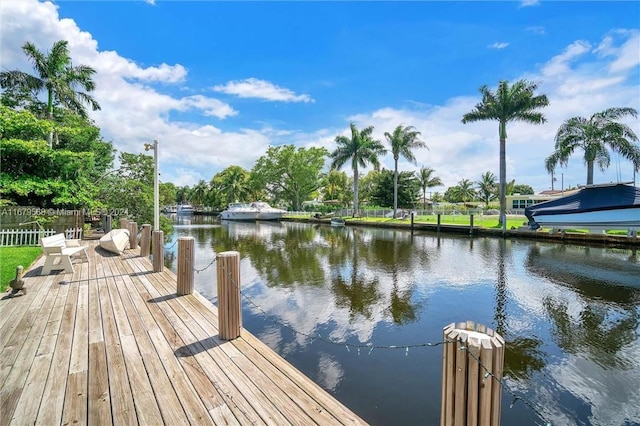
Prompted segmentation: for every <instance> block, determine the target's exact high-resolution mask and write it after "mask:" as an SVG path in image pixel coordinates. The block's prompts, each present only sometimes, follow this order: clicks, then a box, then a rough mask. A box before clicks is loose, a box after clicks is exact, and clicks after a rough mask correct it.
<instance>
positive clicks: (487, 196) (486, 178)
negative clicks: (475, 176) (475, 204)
mask: <svg viewBox="0 0 640 426" xmlns="http://www.w3.org/2000/svg"><path fill="white" fill-rule="evenodd" d="M476 185H477V186H478V194H479V195H480V198H481V199H482V201H484V204H485V205H486V206H488V205H489V201H491V200H493V199H494V198H495V197H496V175H494V174H493V173H491V172H485V173H483V174H482V176H480V180H479V181H478V182H477V183H476Z"/></svg>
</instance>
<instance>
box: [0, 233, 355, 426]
mask: <svg viewBox="0 0 640 426" xmlns="http://www.w3.org/2000/svg"><path fill="white" fill-rule="evenodd" d="M85 244H86V245H87V252H88V254H89V256H88V257H89V262H88V263H86V262H85V263H79V264H76V265H75V273H74V274H62V273H58V274H55V273H53V274H51V275H47V276H39V275H38V273H39V271H40V270H41V265H42V262H43V260H42V259H40V260H39V261H38V262H36V263H35V264H34V266H33V267H32V269H31V270H30V271H28V273H27V274H25V275H26V280H27V289H28V292H27V294H26V295H24V296H22V295H21V296H18V297H15V298H12V299H8V298H4V299H2V300H0V321H1V323H2V325H3V327H2V328H1V331H2V332H1V334H0V357H1V358H0V362H1V364H0V365H1V368H0V384H2V387H1V390H0V403H1V404H2V410H0V426H2V425H8V424H27V423H30V424H34V423H35V424H42V425H49V424H62V425H73V424H154V425H155V424H167V425H182V424H184V425H187V424H198V425H201V424H202V425H204V424H211V425H214V424H215V425H221V424H224V425H244V424H267V425H287V424H290V425H299V424H305V425H311V424H321V425H325V424H326V425H331V424H365V423H364V422H363V421H362V419H360V418H359V417H358V416H357V415H355V414H354V413H353V412H351V411H350V410H349V409H347V408H346V407H344V406H343V405H341V404H340V403H339V402H338V401H336V400H335V399H334V398H333V397H331V396H330V395H329V394H328V393H326V392H325V391H324V390H323V389H321V388H320V387H319V386H318V385H316V384H315V383H313V382H312V381H311V380H310V379H308V378H307V377H305V376H304V375H302V374H301V373H300V372H299V371H298V370H296V369H295V368H294V367H293V366H291V365H290V364H288V363H287V362H286V361H284V360H283V359H282V358H281V357H279V356H278V355H277V354H276V353H275V352H273V351H272V350H271V349H270V348H268V347H267V346H266V345H264V344H263V343H261V342H260V341H259V340H258V339H256V338H255V337H254V336H252V335H251V334H250V333H248V332H247V331H246V330H243V331H242V335H241V337H239V338H237V339H234V340H232V341H222V340H220V339H219V337H218V324H217V310H216V308H215V306H213V305H212V304H211V303H210V302H209V301H208V300H206V299H205V298H204V297H202V296H201V295H199V294H197V293H194V294H192V295H184V296H177V294H176V276H175V274H173V273H172V272H171V271H169V270H165V271H163V272H161V273H153V272H152V265H151V262H150V261H149V260H148V259H145V258H141V257H140V256H139V255H138V251H137V250H127V251H126V252H125V254H123V255H120V256H118V255H113V254H109V253H107V252H105V251H103V250H102V249H100V248H99V247H98V246H97V244H96V243H95V242H85ZM5 315H7V316H10V317H11V318H7V316H5Z"/></svg>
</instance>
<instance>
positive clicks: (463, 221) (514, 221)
mask: <svg viewBox="0 0 640 426" xmlns="http://www.w3.org/2000/svg"><path fill="white" fill-rule="evenodd" d="M345 220H347V221H348V220H351V218H350V217H345ZM357 220H362V221H366V222H372V223H404V224H410V223H411V220H410V219H390V218H385V217H361V218H358V219H357ZM470 222H471V218H470V216H468V215H444V214H443V215H441V216H440V223H441V224H442V225H463V226H469V224H470ZM524 222H527V218H526V217H524V216H517V217H508V218H507V229H511V227H513V228H516V229H517V228H519V227H520V226H522V224H523V223H524ZM414 223H432V224H437V223H438V216H437V215H426V216H416V217H415V218H414ZM473 226H474V227H479V228H496V229H498V228H499V226H498V216H480V215H474V216H473Z"/></svg>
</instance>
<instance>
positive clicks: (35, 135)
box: [0, 105, 53, 141]
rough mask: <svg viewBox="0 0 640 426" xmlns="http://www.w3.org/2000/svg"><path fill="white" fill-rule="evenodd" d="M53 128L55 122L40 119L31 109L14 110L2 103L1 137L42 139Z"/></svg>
mask: <svg viewBox="0 0 640 426" xmlns="http://www.w3.org/2000/svg"><path fill="white" fill-rule="evenodd" d="M52 129H53V123H51V122H50V121H46V120H39V119H38V118H37V117H36V116H35V115H33V113H31V112H30V111H26V110H23V111H14V110H13V109H11V108H9V107H6V106H4V105H0V139H20V140H24V141H41V140H44V139H45V138H46V137H47V134H48V133H49V132H50V131H51V130H52Z"/></svg>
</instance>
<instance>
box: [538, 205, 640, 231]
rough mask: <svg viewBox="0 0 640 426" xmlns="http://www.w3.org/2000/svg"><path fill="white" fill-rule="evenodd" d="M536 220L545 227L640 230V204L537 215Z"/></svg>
mask: <svg viewBox="0 0 640 426" xmlns="http://www.w3.org/2000/svg"><path fill="white" fill-rule="evenodd" d="M534 220H535V222H536V223H537V224H538V225H540V226H541V227H544V228H557V229H560V228H573V229H589V230H592V231H608V230H626V231H639V230H640V206H637V207H630V208H624V209H610V210H595V211H590V212H580V213H561V214H553V215H552V214H549V215H536V216H534Z"/></svg>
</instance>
